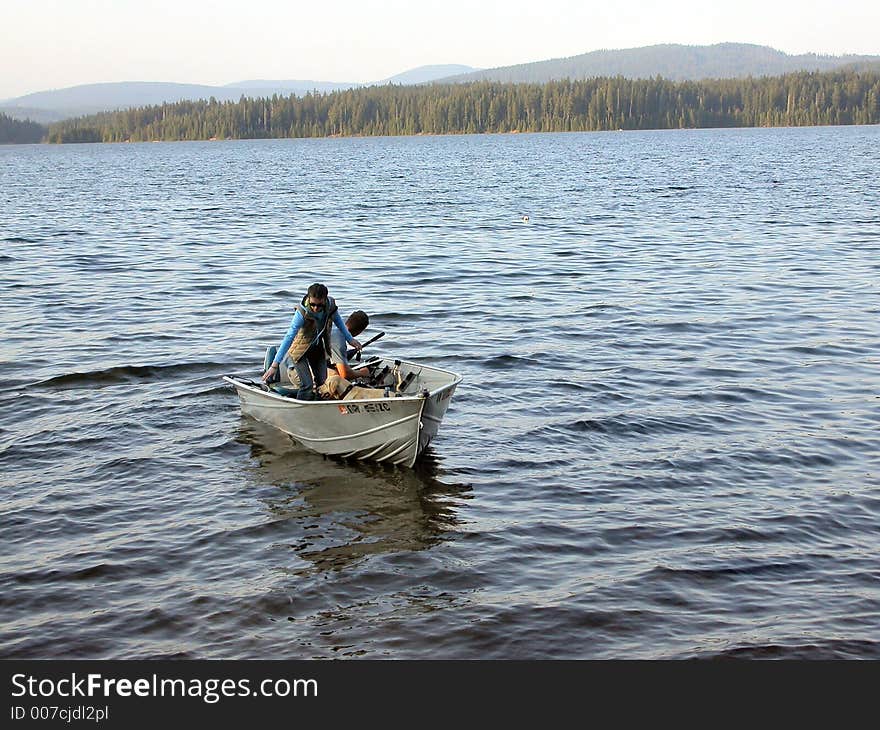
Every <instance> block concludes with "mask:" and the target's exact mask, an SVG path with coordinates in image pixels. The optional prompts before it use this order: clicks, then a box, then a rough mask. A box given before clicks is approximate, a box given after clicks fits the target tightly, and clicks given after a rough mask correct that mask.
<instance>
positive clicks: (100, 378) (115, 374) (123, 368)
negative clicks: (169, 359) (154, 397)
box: [34, 362, 230, 388]
mask: <svg viewBox="0 0 880 730" xmlns="http://www.w3.org/2000/svg"><path fill="white" fill-rule="evenodd" d="M229 366H230V363H220V362H193V363H179V364H176V365H120V366H117V367H112V368H106V369H104V370H90V371H87V372H82V373H65V374H64V375H56V376H55V377H52V378H48V379H46V380H41V381H39V382H37V383H34V386H35V387H41V388H53V387H59V386H61V387H64V386H76V385H94V384H104V385H107V384H114V383H130V382H134V381H138V382H140V381H153V380H167V379H168V378H169V377H172V376H175V375H181V374H184V373H199V372H205V371H217V372H222V371H223V370H226V369H228V368H229Z"/></svg>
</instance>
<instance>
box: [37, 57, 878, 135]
mask: <svg viewBox="0 0 880 730" xmlns="http://www.w3.org/2000/svg"><path fill="white" fill-rule="evenodd" d="M878 123H880V73H874V72H858V71H837V72H828V73H817V72H799V73H793V74H786V75H784V76H779V77H770V78H767V77H764V78H745V79H714V80H708V81H685V82H673V81H669V80H666V79H663V78H660V77H657V78H654V79H628V78H624V77H622V76H618V77H614V78H593V79H586V80H565V81H552V82H548V83H544V84H505V83H495V82H476V83H471V84H433V85H423V86H394V85H388V86H372V87H368V88H359V89H350V90H346V91H337V92H332V93H329V94H318V93H313V94H307V95H305V96H303V97H297V96H289V97H280V96H273V97H271V98H263V99H251V98H245V97H242V98H241V100H239V101H238V102H233V101H227V102H221V101H217V100H215V99H213V98H212V99H210V100H207V101H181V102H176V103H173V104H161V105H156V106H148V107H141V108H138V109H129V110H123V111H116V112H107V113H103V114H98V115H94V116H89V117H80V118H77V119H69V120H65V121H62V122H57V123H53V124H51V125H49V127H48V131H47V133H46V139H47V140H48V141H49V142H55V143H64V142H126V141H131V142H140V141H151V140H168V141H171V140H206V139H260V138H287V137H330V136H355V135H365V136H367V135H409V134H455V133H485V132H513V131H519V132H569V131H572V132H573V131H599V130H616V129H679V128H696V127H773V126H813V125H828V124H878Z"/></svg>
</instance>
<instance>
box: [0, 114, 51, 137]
mask: <svg viewBox="0 0 880 730" xmlns="http://www.w3.org/2000/svg"><path fill="white" fill-rule="evenodd" d="M45 134H46V128H45V127H44V126H42V125H40V124H37V123H36V122H31V121H25V122H21V121H19V120H18V119H13V118H12V117H9V116H7V115H6V114H3V113H2V112H0V144H16V143H33V142H41V141H42V140H43V137H44V136H45Z"/></svg>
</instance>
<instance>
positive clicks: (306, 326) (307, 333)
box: [287, 294, 338, 362]
mask: <svg viewBox="0 0 880 730" xmlns="http://www.w3.org/2000/svg"><path fill="white" fill-rule="evenodd" d="M307 301H308V294H307V295H306V296H304V297H303V300H302V302H301V303H300V304H297V305H296V311H297V312H299V313H300V314H301V315H302V316H303V320H304V322H303V326H302V327H300V328H299V332H297V333H296V337H294V338H293V342H291V343H290V349H289V350H288V351H287V357H289V358H290V359H291V360H293V362H298V361H299V360H300V359H301V358H302V357H303V355H305V354H306V351H307V350H308V349H309V347H310V346H311V344H312V342H313V341H314V339H315V335H316V334H317V331H318V330H317V328H318V322H317V320H316V319H315V315H313V314H312V313H311V311H309V309H308V307H307V306H305V304H306V302H307ZM326 306H327V319H326V320H325V321H324V331H323V332H322V333H321V339H322V340H323V342H324V353H325V355H326V356H327V357H330V329H331V328H332V327H333V315H334V314H335V313H336V311H337V309H338V308H337V306H336V300H335V299H333V297H329V296H328V297H327V305H326Z"/></svg>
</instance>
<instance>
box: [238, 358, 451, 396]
mask: <svg viewBox="0 0 880 730" xmlns="http://www.w3.org/2000/svg"><path fill="white" fill-rule="evenodd" d="M383 360H388V358H383ZM391 362H393V360H391ZM400 363H401V365H411V366H413V367H417V368H423V369H424V368H427V369H429V370H433V371H435V372H438V373H443V374H446V375H450V376H452V378H453V380H452V382H451V383H445V384H444V385H441V386H440V387H439V388H436V389H434V390H430V391H428V395H427V396H425V395H421V394H420V393H414V394H412V395H399V396H393V397H392V398H385V397H381V398H359V399H358V400H356V401H344V400H337V399H330V400H308V401H301V400H297V399H296V398H293V397H291V396H289V395H281V394H280V393H276V392H275V391H273V390H269V389H268V388H267V389H266V390H263V389H262V388H260V387H259V386H257V385H250V384H249V383H246V382H245V381H243V380H239V379H238V377H239V376H236V375H224V376H223V380H225V381H226V382H227V383H229V384H230V385H233V386H234V387H236V388H244V389H246V390H248V391H250V392H251V393H259V394H260V395H262V396H266V397H268V398H271V399H273V400H278V401H280V402H281V403H284V404H287V405H290V406H293V407H297V408H299V407H304V408H305V407H311V406H338V405H339V404H340V403H352V402H353V403H387V402H388V401H389V400H393V401H394V402H396V403H401V402H404V403H405V402H407V401H420V400H425V401H426V400H428V399H429V398H433V397H434V396H435V395H437V394H438V393H442V392H443V391H445V390H448V389H449V388H453V387H455V386H457V385H458V384H459V383H461V381H462V376H461V375H459V374H458V373H453V372H452V371H451V370H443V369H442V368H436V367H433V366H431V365H421V364H419V363H414V362H409V361H407V360H401V361H400ZM252 382H253V381H252Z"/></svg>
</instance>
